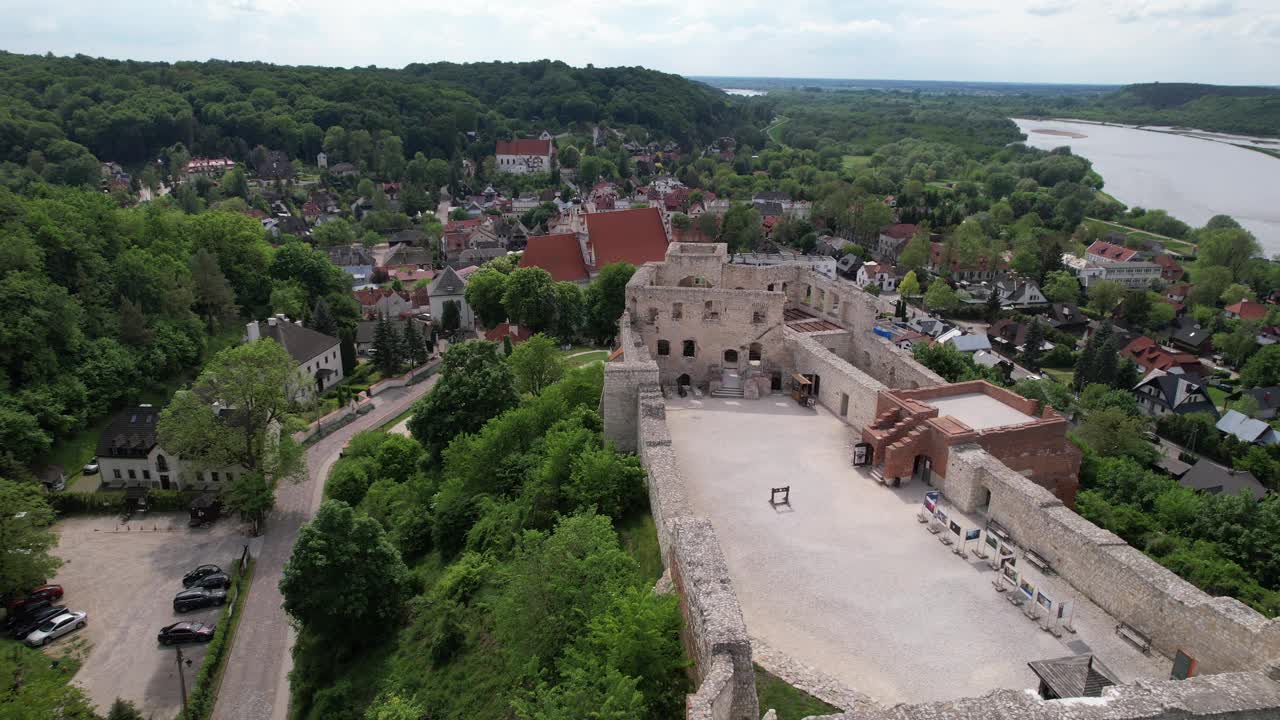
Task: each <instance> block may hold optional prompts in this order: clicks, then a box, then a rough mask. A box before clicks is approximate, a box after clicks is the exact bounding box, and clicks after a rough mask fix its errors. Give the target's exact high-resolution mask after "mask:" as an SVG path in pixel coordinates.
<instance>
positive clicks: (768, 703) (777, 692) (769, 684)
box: [756, 665, 840, 720]
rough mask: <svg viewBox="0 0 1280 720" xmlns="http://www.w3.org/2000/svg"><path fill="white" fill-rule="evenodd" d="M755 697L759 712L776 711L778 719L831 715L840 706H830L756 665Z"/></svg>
mask: <svg viewBox="0 0 1280 720" xmlns="http://www.w3.org/2000/svg"><path fill="white" fill-rule="evenodd" d="M756 697H758V698H759V699H760V712H761V713H764V712H767V711H768V710H770V709H773V710H777V711H778V720H800V718H804V717H809V716H810V715H832V714H835V713H838V712H840V708H836V707H832V706H830V705H828V704H826V703H824V702H822V701H821V700H819V699H818V698H816V697H814V696H812V695H810V694H809V693H807V692H804V691H803V690H797V689H796V688H794V687H792V686H790V685H788V684H787V683H785V682H783V681H782V680H780V679H778V678H777V677H774V676H773V675H770V674H769V673H768V672H766V671H765V670H764V669H763V668H761V667H760V666H759V665H757V666H756Z"/></svg>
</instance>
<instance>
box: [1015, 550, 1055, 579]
mask: <svg viewBox="0 0 1280 720" xmlns="http://www.w3.org/2000/svg"><path fill="white" fill-rule="evenodd" d="M1022 558H1023V559H1024V560H1026V561H1027V562H1029V563H1031V564H1032V565H1034V566H1036V569H1038V570H1040V572H1042V573H1044V574H1045V575H1053V574H1054V573H1053V566H1052V565H1050V564H1049V561H1048V560H1045V559H1044V558H1043V557H1041V555H1040V553H1038V552H1036V551H1035V550H1030V549H1024V550H1023V551H1022Z"/></svg>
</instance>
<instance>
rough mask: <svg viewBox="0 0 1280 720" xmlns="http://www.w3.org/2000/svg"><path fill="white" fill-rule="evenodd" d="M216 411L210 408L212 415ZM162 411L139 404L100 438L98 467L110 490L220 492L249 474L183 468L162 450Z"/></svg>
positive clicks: (109, 425)
mask: <svg viewBox="0 0 1280 720" xmlns="http://www.w3.org/2000/svg"><path fill="white" fill-rule="evenodd" d="M213 411H214V410H213V409H212V408H210V412H213ZM159 422H160V408H157V407H153V406H151V405H137V406H134V407H131V408H126V409H124V410H121V411H120V412H118V413H116V414H115V416H114V417H112V418H111V421H110V422H109V423H107V427H106V429H104V430H103V431H102V435H100V436H99V437H98V467H99V471H100V472H101V478H102V483H103V484H104V485H106V486H107V487H144V488H151V489H155V490H182V489H184V488H186V489H191V488H196V489H201V488H203V489H218V488H221V487H225V486H229V485H230V484H231V483H232V482H234V481H235V480H237V479H238V478H239V476H240V475H242V474H244V473H245V472H248V471H247V470H246V469H245V468H243V467H233V468H220V469H218V470H203V471H199V472H197V471H195V470H192V469H190V468H188V469H185V470H184V469H183V467H182V462H181V460H180V459H179V458H178V456H177V455H175V454H173V453H171V452H167V451H165V449H164V448H162V447H160V442H159V439H158V436H157V434H156V426H157V425H158V424H159Z"/></svg>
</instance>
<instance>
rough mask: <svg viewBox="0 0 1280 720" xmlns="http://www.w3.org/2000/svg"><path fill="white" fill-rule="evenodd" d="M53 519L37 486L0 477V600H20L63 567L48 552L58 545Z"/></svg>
mask: <svg viewBox="0 0 1280 720" xmlns="http://www.w3.org/2000/svg"><path fill="white" fill-rule="evenodd" d="M53 519H54V518H53V509H52V508H50V507H49V503H47V502H45V499H44V494H43V493H42V492H41V490H40V488H39V486H38V485H36V484H35V483H16V482H13V481H12V480H5V479H3V478H0V547H2V548H4V551H3V552H0V597H6V598H11V597H21V596H22V595H23V594H24V593H26V592H27V591H28V590H30V589H31V588H33V587H35V586H37V585H39V584H41V583H43V582H44V581H45V580H46V579H47V578H50V577H52V576H53V573H54V571H55V570H57V569H58V567H59V566H60V565H62V561H61V560H59V559H58V558H57V557H55V556H53V555H52V554H51V553H50V551H52V550H53V548H54V546H56V545H57V544H58V536H57V535H56V534H54V532H53V531H52V530H50V529H49V527H50V526H51V525H53Z"/></svg>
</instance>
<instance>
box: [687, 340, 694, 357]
mask: <svg viewBox="0 0 1280 720" xmlns="http://www.w3.org/2000/svg"><path fill="white" fill-rule="evenodd" d="M696 354H697V351H696V350H695V349H694V346H693V341H692V340H685V341H684V356H685V357H695V356H696Z"/></svg>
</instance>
